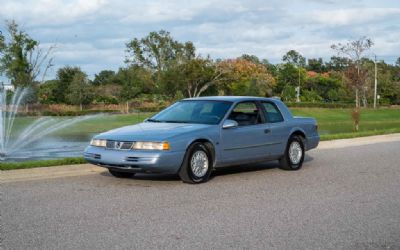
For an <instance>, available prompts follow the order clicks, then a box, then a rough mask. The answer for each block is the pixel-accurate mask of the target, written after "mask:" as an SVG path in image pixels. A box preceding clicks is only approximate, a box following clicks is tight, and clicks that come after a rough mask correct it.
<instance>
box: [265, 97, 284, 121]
mask: <svg viewBox="0 0 400 250" xmlns="http://www.w3.org/2000/svg"><path fill="white" fill-rule="evenodd" d="M262 105H263V106H264V109H265V112H266V117H265V120H267V122H271V123H274V122H283V116H282V114H281V112H280V111H279V109H278V108H277V107H276V106H275V104H272V103H270V102H263V103H262Z"/></svg>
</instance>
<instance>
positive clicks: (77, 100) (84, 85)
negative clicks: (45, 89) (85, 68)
mask: <svg viewBox="0 0 400 250" xmlns="http://www.w3.org/2000/svg"><path fill="white" fill-rule="evenodd" d="M66 97H67V101H68V102H69V103H71V104H74V105H79V107H80V110H82V109H83V107H82V105H83V104H89V103H91V101H92V97H93V92H92V87H91V86H90V84H89V81H88V79H87V76H86V74H85V73H83V72H82V71H79V72H76V73H75V74H74V76H73V78H72V81H71V84H70V85H69V87H68V93H67V95H66Z"/></svg>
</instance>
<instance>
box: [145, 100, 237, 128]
mask: <svg viewBox="0 0 400 250" xmlns="http://www.w3.org/2000/svg"><path fill="white" fill-rule="evenodd" d="M231 105H232V103H231V102H225V101H205V100H204V101H202V100H195V101H180V102H177V103H175V104H173V105H172V106H170V107H169V108H167V109H165V110H163V111H161V112H160V113H158V114H156V115H155V116H153V117H152V118H150V119H148V120H147V121H149V122H174V123H202V124H218V123H219V122H220V121H221V120H222V118H224V116H225V114H226V112H227V111H228V109H229V107H230V106H231Z"/></svg>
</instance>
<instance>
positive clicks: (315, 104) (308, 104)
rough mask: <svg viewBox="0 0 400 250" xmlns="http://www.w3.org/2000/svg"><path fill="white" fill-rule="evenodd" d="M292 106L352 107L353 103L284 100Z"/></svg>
mask: <svg viewBox="0 0 400 250" xmlns="http://www.w3.org/2000/svg"><path fill="white" fill-rule="evenodd" d="M285 104H286V105H287V106H288V107H292V108H354V106H355V105H354V103H339V102H338V103H333V102H332V103H331V102H286V103H285Z"/></svg>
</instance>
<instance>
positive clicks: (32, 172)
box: [0, 164, 106, 184]
mask: <svg viewBox="0 0 400 250" xmlns="http://www.w3.org/2000/svg"><path fill="white" fill-rule="evenodd" d="M104 171H106V170H105V169H104V168H102V167H97V166H95V165H91V164H79V165H65V166H55V167H43V168H30V169H16V170H7V171H0V184H3V183H9V182H18V181H32V180H42V179H53V178H60V177H70V176H80V175H90V174H98V173H101V172H104Z"/></svg>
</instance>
